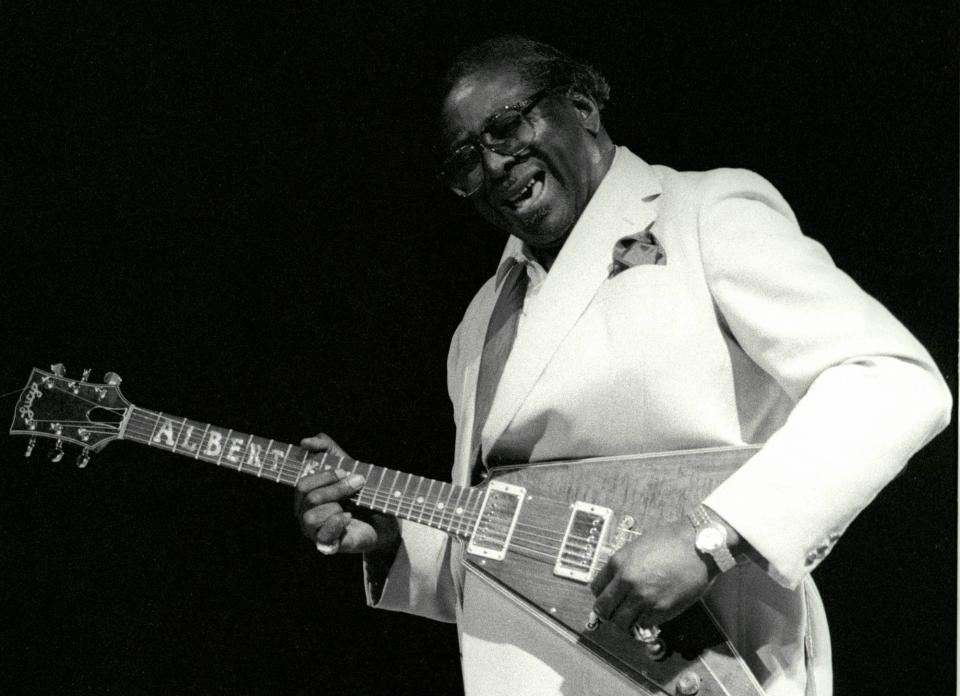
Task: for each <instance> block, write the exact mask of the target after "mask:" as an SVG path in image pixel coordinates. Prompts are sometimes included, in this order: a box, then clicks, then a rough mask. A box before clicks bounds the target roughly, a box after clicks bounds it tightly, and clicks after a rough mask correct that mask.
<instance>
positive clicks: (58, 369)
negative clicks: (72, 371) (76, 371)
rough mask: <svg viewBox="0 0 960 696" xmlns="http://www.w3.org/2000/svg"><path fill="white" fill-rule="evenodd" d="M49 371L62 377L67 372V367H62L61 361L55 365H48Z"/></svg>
mask: <svg viewBox="0 0 960 696" xmlns="http://www.w3.org/2000/svg"><path fill="white" fill-rule="evenodd" d="M50 372H52V373H53V374H55V375H56V376H57V377H63V376H64V375H65V374H67V368H66V367H64V364H63V363H56V364H55V365H51V366H50Z"/></svg>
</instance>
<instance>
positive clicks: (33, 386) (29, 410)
mask: <svg viewBox="0 0 960 696" xmlns="http://www.w3.org/2000/svg"><path fill="white" fill-rule="evenodd" d="M42 396H43V391H41V389H40V385H39V384H37V383H36V382H31V383H30V388H29V389H28V390H27V393H26V394H25V395H24V397H23V406H21V407H20V417H21V418H23V422H24V423H26V425H27V427H28V428H30V429H31V430H33V428H34V427H35V422H34V418H33V401H34V399H39V398H41V397H42Z"/></svg>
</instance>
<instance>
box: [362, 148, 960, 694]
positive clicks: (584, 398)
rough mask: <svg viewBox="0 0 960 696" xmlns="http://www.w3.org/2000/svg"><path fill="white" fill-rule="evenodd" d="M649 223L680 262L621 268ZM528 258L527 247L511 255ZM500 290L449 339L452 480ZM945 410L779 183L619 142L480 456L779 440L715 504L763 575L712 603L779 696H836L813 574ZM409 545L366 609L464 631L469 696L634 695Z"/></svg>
mask: <svg viewBox="0 0 960 696" xmlns="http://www.w3.org/2000/svg"><path fill="white" fill-rule="evenodd" d="M644 230H646V231H648V232H650V233H652V234H653V235H654V237H655V239H656V240H657V241H658V242H659V244H660V245H661V247H662V250H663V252H664V253H665V255H666V263H665V264H664V265H640V266H635V267H631V268H628V269H626V270H624V271H622V272H620V273H617V274H615V275H611V262H612V252H613V249H614V246H615V245H616V243H617V241H618V240H620V239H622V238H624V237H626V236H629V235H634V234H636V233H638V232H641V231H644ZM521 257H522V254H521V244H520V242H519V240H517V239H515V238H511V239H510V241H509V242H508V244H507V247H506V249H505V251H504V259H503V260H504V262H506V261H507V260H508V259H509V258H521ZM498 291H499V287H498V285H497V278H496V276H495V277H494V278H491V279H490V280H489V281H488V282H487V283H486V284H485V285H484V286H483V287H482V288H481V289H480V291H479V292H478V294H477V295H476V297H475V298H474V300H473V301H472V303H471V304H470V306H469V308H468V309H467V312H466V314H465V316H464V318H463V321H462V323H461V325H460V326H459V328H458V329H457V332H456V334H455V335H454V337H453V341H452V344H451V348H450V354H449V361H448V386H449V391H450V398H451V400H452V403H453V409H454V417H455V419H456V424H457V441H456V453H455V458H454V467H453V474H452V478H453V481H454V482H455V483H458V484H468V483H469V480H470V469H471V466H472V464H473V462H475V461H476V455H477V447H478V445H479V444H480V443H478V442H474V441H472V438H473V410H474V399H475V388H476V380H477V370H478V367H479V362H480V356H481V352H482V349H483V341H484V336H485V332H486V325H487V321H488V319H489V316H490V313H491V311H492V309H493V306H494V303H495V302H496V297H497V293H498ZM950 401H951V397H950V394H949V391H948V390H947V388H946V386H945V384H944V383H943V380H942V378H941V377H940V375H939V373H938V371H937V369H936V367H935V366H934V364H933V362H932V360H931V358H930V356H929V354H928V353H927V352H926V350H924V348H923V347H922V346H921V345H920V344H919V343H918V342H917V341H916V340H915V339H914V338H913V336H911V334H910V333H909V332H908V331H907V330H906V329H905V328H904V327H903V326H902V325H901V324H900V323H899V322H898V321H897V320H896V319H895V318H894V317H893V316H891V315H890V313H889V312H887V311H886V310H885V309H884V308H883V307H882V306H881V305H880V304H879V303H877V302H876V301H875V300H873V299H872V298H871V297H869V296H868V295H867V294H865V293H864V292H863V291H862V290H861V289H860V288H859V287H858V286H857V285H856V284H855V283H854V282H853V281H852V280H851V279H850V278H849V277H848V276H847V275H845V274H844V273H843V272H841V271H840V270H838V269H837V268H836V267H835V266H834V264H833V262H832V260H831V259H830V257H829V255H828V254H827V252H826V251H825V250H824V249H823V247H822V246H820V245H819V244H818V243H817V242H815V241H813V240H812V239H810V238H808V237H805V236H804V235H803V234H802V233H801V232H800V229H799V227H798V224H797V221H796V219H795V217H794V215H793V213H792V211H791V210H790V208H789V206H788V205H787V203H786V202H785V201H784V200H783V198H782V197H781V196H780V194H779V193H778V192H777V191H776V190H775V189H774V188H773V187H772V186H771V185H770V184H769V183H768V182H767V181H765V180H764V179H762V178H761V177H759V176H758V175H756V174H754V173H752V172H748V171H743V170H731V169H721V170H713V171H709V172H677V171H674V170H672V169H669V168H667V167H662V166H650V165H647V164H646V163H645V162H643V161H642V160H641V159H639V158H638V157H636V156H635V155H633V154H632V153H630V152H629V151H628V150H626V149H625V148H618V151H617V154H616V157H615V159H614V162H613V165H612V166H611V169H610V171H609V172H608V174H607V176H606V177H605V178H604V180H603V181H602V183H601V185H600V187H599V188H598V190H597V191H596V193H595V194H594V196H593V198H592V199H591V201H590V203H589V205H588V206H587V208H586V210H585V211H584V213H583V215H582V216H581V218H580V219H579V221H578V222H577V224H576V226H575V228H574V230H573V231H572V232H571V235H570V236H569V238H568V239H567V241H566V243H565V245H564V247H563V249H562V250H561V252H560V254H559V256H558V257H557V259H556V261H555V263H554V265H553V266H552V268H551V269H550V272H549V274H548V275H547V277H546V279H545V281H544V282H543V285H542V286H541V288H540V289H539V295H538V298H537V302H536V304H535V305H534V308H533V310H532V311H529V312H526V313H525V315H524V317H523V321H522V325H521V330H520V332H519V333H518V336H517V339H516V342H515V344H514V346H513V350H512V352H511V355H510V357H509V359H508V361H507V363H506V365H505V368H504V372H503V377H502V379H501V382H500V386H499V388H498V390H497V394H496V397H495V399H494V402H493V405H492V407H491V410H490V414H489V417H488V419H487V422H486V424H485V425H484V428H483V431H482V434H481V440H482V445H483V450H482V451H483V452H485V453H492V454H495V455H502V456H505V457H507V458H509V459H513V460H521V461H523V460H525V461H546V460H554V459H570V458H576V457H590V456H601V455H615V454H632V453H639V452H656V451H670V450H678V449H692V448H698V447H708V446H717V445H740V444H748V443H766V444H765V446H764V447H763V448H762V449H761V450H760V451H759V452H758V454H756V455H755V456H754V457H753V458H752V459H751V460H750V461H748V462H747V463H746V464H745V465H744V466H743V467H742V468H741V469H740V470H739V471H737V472H736V473H735V474H734V475H733V476H732V477H731V478H730V479H729V480H727V481H726V482H725V483H723V484H722V485H721V486H720V487H719V488H717V489H716V490H715V491H714V492H713V493H712V494H711V495H710V496H709V497H708V498H707V499H706V500H705V501H704V502H705V503H706V504H707V505H708V506H710V507H711V508H712V509H714V510H716V511H717V512H718V513H719V514H720V515H722V516H723V517H724V519H726V520H727V521H728V522H729V523H730V524H731V525H732V526H733V527H734V528H736V529H737V530H738V531H739V533H740V534H741V535H742V536H743V537H745V538H746V539H747V540H748V541H749V542H750V544H751V545H752V546H753V547H754V548H755V549H756V550H757V551H758V552H759V553H760V554H761V555H762V556H763V557H764V558H765V559H766V561H767V565H766V566H765V567H762V568H761V567H759V566H757V565H753V564H747V565H745V566H740V567H738V568H737V569H735V570H733V571H731V572H729V573H727V574H725V575H723V576H722V577H721V578H719V579H718V580H717V581H716V582H715V583H714V584H713V586H712V587H711V589H710V591H709V593H708V596H707V603H708V604H709V605H710V606H711V608H712V609H713V611H714V612H715V614H716V615H717V617H718V619H719V621H720V623H721V624H722V625H723V626H724V628H725V629H726V631H727V634H728V635H729V636H730V637H731V639H732V641H733V643H734V645H735V646H736V647H737V648H738V649H739V651H740V653H741V655H742V656H743V657H744V659H745V660H746V661H747V663H748V664H749V665H750V666H751V668H752V669H753V671H754V673H755V674H756V675H757V677H758V679H759V680H760V682H761V683H762V684H763V685H764V687H765V689H766V690H767V692H768V693H769V694H771V695H774V694H776V695H779V694H784V695H786V694H790V695H794V694H804V693H807V694H811V693H817V694H820V695H822V694H828V693H830V690H831V671H830V655H829V651H830V646H829V637H828V632H827V628H826V621H825V617H824V614H823V608H822V605H821V604H820V600H819V597H818V596H817V593H816V589H815V588H814V586H813V582H812V581H811V580H810V578H809V573H810V571H811V570H813V568H815V567H816V566H817V564H818V563H819V562H820V561H821V560H823V558H824V557H825V556H826V554H827V553H828V552H829V551H830V549H831V548H832V546H833V544H834V543H835V542H836V540H837V539H838V538H839V536H840V535H841V534H842V532H843V530H844V529H845V528H846V527H847V525H848V524H849V523H850V522H851V521H852V520H853V519H854V517H855V516H856V515H857V513H858V512H859V511H860V510H861V509H862V508H863V507H864V506H866V505H867V504H868V503H869V502H870V500H872V499H873V497H874V496H875V495H876V494H877V493H878V492H879V491H880V489H881V488H882V487H883V486H884V485H885V484H886V483H887V482H889V481H890V480H891V479H892V478H893V477H894V476H895V475H896V474H897V473H898V472H899V471H900V469H901V468H902V467H903V466H904V464H905V463H906V461H907V459H908V458H909V457H910V456H911V455H912V454H913V453H914V452H915V451H916V450H917V449H919V448H920V447H921V446H923V445H924V444H925V443H926V442H927V441H928V440H929V439H930V438H931V437H933V435H935V434H936V433H937V432H938V431H939V430H941V429H942V428H943V427H945V425H946V424H947V422H948V419H949V411H950ZM402 533H403V544H402V546H401V549H400V552H399V553H398V555H397V558H396V560H395V562H394V564H393V566H392V568H391V570H390V573H389V575H388V577H387V579H386V582H385V584H384V585H383V589H382V594H381V595H380V597H379V598H377V597H374V596H372V595H371V596H370V597H369V600H370V602H371V604H373V605H375V606H378V607H382V608H387V609H395V610H401V611H408V612H413V613H417V614H421V615H425V616H429V617H433V618H437V619H441V620H447V621H450V620H457V621H458V625H459V628H460V637H461V653H462V660H463V670H464V680H465V687H466V690H467V693H468V694H469V695H470V696H473V695H474V694H501V693H502V694H526V693H536V694H540V693H543V694H560V693H564V694H587V693H604V694H612V693H620V692H622V693H630V690H629V688H628V687H627V686H626V685H625V684H618V683H616V680H614V681H613V683H611V682H610V680H602V681H601V675H600V672H599V671H598V668H597V666H596V665H594V664H593V663H592V662H591V660H590V659H586V658H585V659H580V660H571V659H570V653H569V651H568V650H565V649H564V645H563V641H562V640H561V639H559V638H558V637H556V636H555V635H553V634H552V632H551V631H545V630H543V629H542V628H541V627H540V626H539V624H538V623H537V621H536V620H534V619H531V618H530V617H527V616H520V615H519V614H522V612H515V611H512V610H510V609H507V608H504V607H503V606H502V603H500V602H498V601H497V599H496V597H494V594H495V593H491V591H490V590H489V589H487V588H486V587H485V586H484V584H483V583H480V582H478V581H477V580H476V579H475V578H473V577H472V576H470V575H468V576H467V577H466V579H464V577H463V574H462V573H461V572H459V570H458V567H457V558H458V556H459V553H460V551H459V549H457V548H452V547H451V545H450V544H448V543H447V541H446V539H445V538H444V537H443V536H442V535H441V534H439V533H438V532H436V531H434V530H430V529H427V528H424V527H418V526H417V525H413V524H408V523H403V524H402ZM601 671H602V670H601ZM521 685H522V686H521Z"/></svg>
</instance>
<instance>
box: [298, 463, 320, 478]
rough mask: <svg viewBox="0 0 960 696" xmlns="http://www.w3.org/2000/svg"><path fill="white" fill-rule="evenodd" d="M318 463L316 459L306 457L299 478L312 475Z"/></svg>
mask: <svg viewBox="0 0 960 696" xmlns="http://www.w3.org/2000/svg"><path fill="white" fill-rule="evenodd" d="M318 464H320V462H318V461H317V460H316V459H308V460H307V462H306V464H304V465H303V471H301V472H300V478H303V477H304V476H313V474H314V473H315V472H316V471H317V465H318Z"/></svg>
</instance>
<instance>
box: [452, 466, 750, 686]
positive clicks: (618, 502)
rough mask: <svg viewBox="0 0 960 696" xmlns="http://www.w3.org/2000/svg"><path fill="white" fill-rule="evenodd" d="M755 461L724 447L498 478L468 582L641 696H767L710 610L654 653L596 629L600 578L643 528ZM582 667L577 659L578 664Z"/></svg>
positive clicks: (676, 622) (672, 629)
mask: <svg viewBox="0 0 960 696" xmlns="http://www.w3.org/2000/svg"><path fill="white" fill-rule="evenodd" d="M756 451H757V448H756V447H730V448H714V449H707V450H691V451H681V452H674V453H667V454H662V453H658V454H652V455H637V456H631V457H609V458H595V459H587V460H581V461H564V462H550V463H541V464H532V465H525V466H522V467H520V466H518V467H503V468H497V469H494V470H493V472H492V473H491V476H490V479H489V480H488V481H487V483H486V485H487V487H488V488H491V487H492V488H494V489H497V490H495V491H492V492H491V495H488V496H487V503H486V504H487V505H488V506H494V505H498V506H499V507H500V508H502V515H501V517H500V518H499V519H498V518H497V516H496V513H495V511H494V510H492V509H487V510H485V511H484V514H482V515H481V516H480V518H481V524H480V526H479V527H478V529H477V530H475V532H474V534H473V539H472V541H471V543H470V546H469V547H468V548H467V553H466V554H465V555H464V563H465V565H466V568H467V571H468V574H469V575H470V576H472V577H473V578H475V579H478V580H480V581H482V582H483V583H485V584H486V585H487V586H488V589H489V588H493V589H494V590H498V592H493V593H491V592H486V593H485V594H486V596H487V597H488V598H489V597H490V596H499V597H500V598H501V599H502V601H504V602H508V603H510V604H512V605H519V607H520V608H522V609H523V610H525V611H526V612H527V613H528V614H530V615H532V616H535V617H537V618H538V619H540V621H541V622H542V623H543V625H544V628H545V629H546V630H552V631H554V632H556V634H558V635H560V636H562V637H563V638H564V639H565V640H566V641H568V642H569V643H572V644H575V645H576V646H578V647H579V648H582V649H585V650H587V651H589V653H591V655H592V657H593V658H594V659H595V660H598V661H599V662H601V663H603V664H604V665H606V666H607V667H608V668H609V669H612V670H615V671H616V672H618V673H619V675H620V677H621V678H626V679H627V680H629V681H630V682H632V683H633V684H634V685H635V687H636V693H640V694H658V695H659V694H671V695H674V694H701V695H703V696H713V695H716V696H747V695H750V696H757V695H762V694H763V690H762V688H761V687H760V685H759V684H758V683H757V681H756V679H755V678H754V677H753V675H752V673H751V672H750V670H749V668H748V667H747V665H746V664H745V663H744V661H743V660H742V659H741V658H740V657H739V655H737V653H736V651H735V650H734V649H733V646H732V645H731V644H730V642H729V641H728V639H727V637H726V636H725V635H724V633H723V632H722V631H721V629H720V628H719V627H718V626H717V624H716V622H715V621H714V620H713V617H712V616H711V614H710V613H709V611H708V610H707V608H706V607H705V606H704V605H703V604H702V603H699V602H698V603H697V604H695V605H694V606H693V607H691V608H690V609H689V610H687V611H686V612H684V613H683V614H682V615H681V616H679V617H677V618H676V619H673V620H672V621H670V622H668V623H666V624H664V625H663V626H662V627H660V628H661V632H660V635H659V636H658V637H656V638H652V637H651V636H646V638H647V642H644V641H642V640H638V639H637V638H636V637H635V636H633V635H631V634H629V633H626V632H624V631H622V630H621V629H619V628H618V627H616V626H615V625H613V624H612V623H600V624H599V625H597V626H589V627H588V626H587V619H588V616H589V614H590V611H591V609H592V607H593V602H594V596H593V594H592V593H591V591H590V588H589V580H590V578H591V577H592V575H593V574H594V573H595V572H596V568H597V567H598V566H599V565H601V564H602V563H603V562H605V561H606V559H607V558H609V556H610V555H611V554H612V553H613V552H614V551H615V550H616V549H617V548H619V547H620V546H622V545H623V544H624V543H627V542H629V541H631V540H632V539H635V538H637V537H638V536H639V535H642V534H643V531H644V529H649V528H652V527H655V526H658V525H662V524H668V523H674V522H677V521H678V520H681V519H683V517H684V516H685V514H686V512H687V511H689V510H691V509H693V508H694V507H696V506H697V505H698V504H699V503H700V501H702V500H703V499H704V498H705V497H706V496H707V495H708V494H709V493H710V492H711V491H712V490H713V489H714V488H716V486H717V485H719V483H721V482H722V481H723V480H724V479H726V478H727V477H729V476H730V474H732V473H733V472H734V471H735V470H736V469H737V468H739V466H740V465H741V464H742V463H743V462H744V461H746V460H747V459H749V458H750V457H751V456H752V455H753V454H754V453H755V452H756ZM557 501H567V502H566V503H563V504H559V503H558V502H557ZM484 525H486V526H487V528H486V529H485V528H484ZM551 530H564V531H563V533H562V534H561V533H557V532H556V531H553V532H551ZM498 541H499V543H498ZM504 542H505V543H504ZM470 580H471V578H468V579H467V582H468V583H469V582H470ZM488 601H489V600H488ZM578 659H583V657H581V656H578V654H577V651H571V656H570V660H578ZM587 659H589V658H587Z"/></svg>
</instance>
